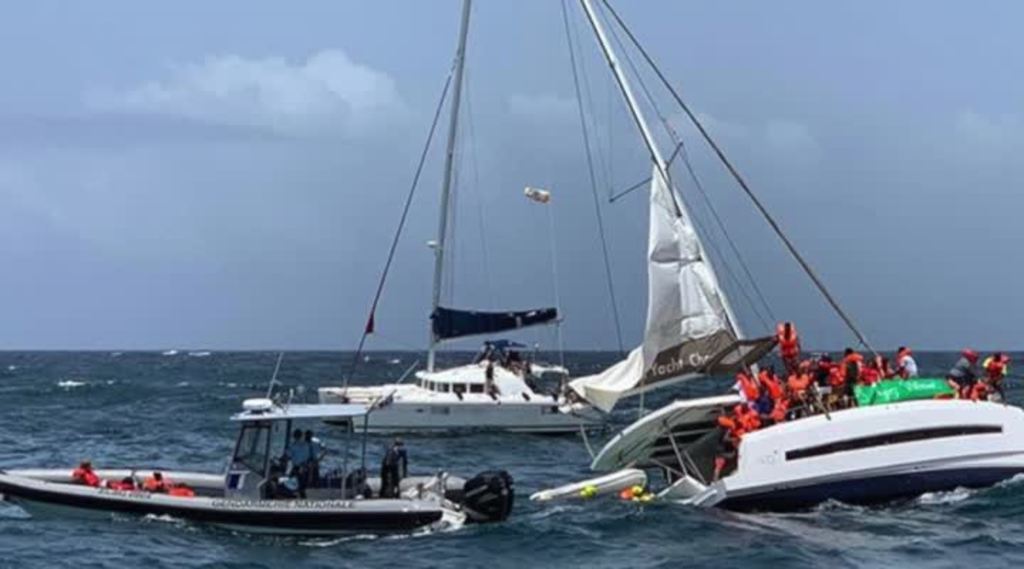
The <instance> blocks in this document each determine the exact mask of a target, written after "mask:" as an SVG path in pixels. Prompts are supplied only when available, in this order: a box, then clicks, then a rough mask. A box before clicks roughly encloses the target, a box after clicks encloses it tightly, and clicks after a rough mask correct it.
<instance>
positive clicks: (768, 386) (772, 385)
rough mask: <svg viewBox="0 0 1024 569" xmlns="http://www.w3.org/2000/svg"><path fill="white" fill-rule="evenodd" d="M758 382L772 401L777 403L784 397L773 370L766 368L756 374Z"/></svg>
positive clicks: (780, 383)
mask: <svg viewBox="0 0 1024 569" xmlns="http://www.w3.org/2000/svg"><path fill="white" fill-rule="evenodd" d="M757 379H758V381H760V382H761V386H762V387H763V388H764V391H766V392H767V393H768V396H769V397H771V398H772V401H775V402H776V403H778V402H779V401H780V400H782V399H783V398H784V397H785V395H786V394H785V391H784V390H783V388H782V382H781V381H779V378H778V376H776V375H775V369H774V368H771V367H768V368H765V369H762V370H761V371H760V372H759V373H758V374H757Z"/></svg>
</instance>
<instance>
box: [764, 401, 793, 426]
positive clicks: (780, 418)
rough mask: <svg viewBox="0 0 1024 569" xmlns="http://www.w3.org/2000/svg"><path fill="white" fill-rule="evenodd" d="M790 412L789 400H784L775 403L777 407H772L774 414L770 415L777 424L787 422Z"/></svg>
mask: <svg viewBox="0 0 1024 569" xmlns="http://www.w3.org/2000/svg"><path fill="white" fill-rule="evenodd" d="M788 412H789V400H788V399H785V398H782V399H778V400H776V401H775V406H774V407H772V412H771V413H769V414H768V418H770V419H771V420H772V421H773V422H775V423H782V422H784V421H785V420H786V414H787V413H788Z"/></svg>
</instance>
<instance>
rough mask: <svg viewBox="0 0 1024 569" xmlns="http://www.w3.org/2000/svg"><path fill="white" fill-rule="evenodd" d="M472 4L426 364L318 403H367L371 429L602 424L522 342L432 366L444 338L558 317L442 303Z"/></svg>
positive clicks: (450, 144) (460, 61)
mask: <svg viewBox="0 0 1024 569" xmlns="http://www.w3.org/2000/svg"><path fill="white" fill-rule="evenodd" d="M471 6H472V2H471V0H464V2H463V5H462V17H461V25H460V28H459V41H458V48H457V49H456V54H455V61H454V75H453V83H452V102H451V114H450V117H449V125H448V141H447V149H446V152H445V166H444V178H443V181H442V184H441V206H440V215H439V222H438V230H437V238H436V240H435V241H433V242H431V244H430V245H431V247H432V248H433V251H434V278H433V300H432V310H431V314H430V345H429V348H428V353H427V354H428V355H427V368H426V369H425V370H422V371H418V372H416V374H415V379H416V381H415V382H414V383H392V384H385V385H375V386H368V387H363V386H349V385H347V384H346V385H344V386H340V387H323V388H320V389H319V390H318V395H319V399H320V402H321V403H360V404H366V405H370V406H371V407H372V408H373V412H372V413H370V415H369V417H368V429H369V430H370V431H376V432H404V431H411V432H436V431H453V430H456V431H462V430H473V431H475V430H488V431H510V432H529V433H572V432H577V431H579V430H580V429H581V428H583V429H587V428H592V427H597V426H600V425H602V424H603V422H604V416H603V414H602V413H600V412H598V411H596V410H595V409H594V408H593V407H592V406H591V405H589V404H587V403H585V402H583V401H579V400H573V401H570V400H567V399H566V398H565V396H564V395H565V391H564V389H555V390H553V391H548V392H545V391H543V390H541V389H540V388H539V383H538V382H537V380H538V379H540V378H541V377H542V376H544V375H546V374H550V373H554V374H558V375H562V376H564V375H566V374H567V372H566V371H565V369H564V368H562V367H561V366H550V365H543V364H541V363H539V362H532V361H529V359H528V357H527V356H526V355H524V352H523V350H522V348H524V347H525V346H523V345H521V344H517V343H515V342H510V341H508V340H501V339H499V340H490V341H486V342H484V346H483V349H482V350H481V351H480V353H479V355H478V356H477V358H475V360H474V361H473V362H472V363H470V364H467V365H462V366H457V367H453V368H448V369H438V367H437V365H436V353H437V349H438V348H439V347H440V345H441V344H443V343H444V342H447V341H451V340H455V339H459V338H465V337H469V336H479V335H494V334H501V333H503V332H508V331H512V330H518V329H521V328H525V327H529V326H539V325H544V324H557V323H558V319H559V314H558V310H557V309H556V308H540V309H532V310H520V311H478V310H465V309H459V308H452V307H448V306H443V305H442V303H441V296H442V295H441V293H442V275H443V272H444V268H445V251H446V249H447V245H448V244H447V240H448V237H449V235H448V221H449V220H448V218H449V215H450V211H449V209H450V208H449V201H450V196H451V190H452V183H453V177H454V173H455V160H454V158H455V146H456V139H457V134H458V120H459V106H460V101H461V95H462V82H463V70H464V67H465V56H466V39H467V36H468V33H469V20H470V12H471ZM526 194H527V197H531V196H537V195H541V194H538V190H536V189H534V188H527V190H526ZM532 199H536V198H532ZM373 318H374V317H373V311H372V309H371V314H370V318H369V321H368V322H367V327H366V330H367V332H372V330H373V326H374V321H373ZM364 338H365V335H364Z"/></svg>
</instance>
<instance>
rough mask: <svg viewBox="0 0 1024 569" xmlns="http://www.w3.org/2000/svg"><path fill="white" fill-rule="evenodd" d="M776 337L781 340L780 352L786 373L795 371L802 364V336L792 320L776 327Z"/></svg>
mask: <svg viewBox="0 0 1024 569" xmlns="http://www.w3.org/2000/svg"><path fill="white" fill-rule="evenodd" d="M775 339H776V340H778V342H779V354H780V355H781V356H782V364H783V365H784V366H785V367H786V374H787V375H789V374H792V373H795V372H796V370H797V366H798V365H799V364H800V337H799V336H798V335H797V333H796V326H794V325H793V323H792V322H782V323H780V324H779V325H778V326H776V328H775Z"/></svg>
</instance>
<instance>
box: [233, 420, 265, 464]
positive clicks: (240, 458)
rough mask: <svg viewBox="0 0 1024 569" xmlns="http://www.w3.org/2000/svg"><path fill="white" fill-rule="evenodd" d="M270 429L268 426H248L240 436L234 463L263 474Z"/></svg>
mask: <svg viewBox="0 0 1024 569" xmlns="http://www.w3.org/2000/svg"><path fill="white" fill-rule="evenodd" d="M269 435H270V428H269V427H268V426H267V425H246V426H244V427H242V432H241V434H240V435H239V436H238V448H237V449H236V450H235V459H234V462H236V463H240V464H242V465H244V466H245V467H246V468H248V469H249V470H252V471H253V472H263V468H264V466H265V465H266V461H267V455H266V452H267V437H268V436H269Z"/></svg>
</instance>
